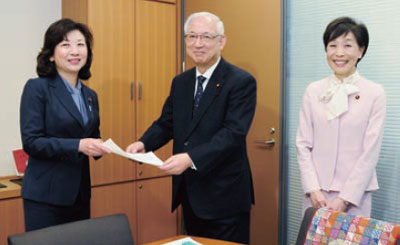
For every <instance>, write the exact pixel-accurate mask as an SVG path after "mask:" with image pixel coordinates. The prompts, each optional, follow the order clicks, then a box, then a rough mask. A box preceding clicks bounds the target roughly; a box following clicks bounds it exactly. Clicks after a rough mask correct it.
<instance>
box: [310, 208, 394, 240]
mask: <svg viewBox="0 0 400 245" xmlns="http://www.w3.org/2000/svg"><path fill="white" fill-rule="evenodd" d="M397 239H400V225H397V224H394V223H389V222H385V221H380V220H376V219H371V218H365V217H362V216H356V215H351V214H346V213H342V212H339V211H332V210H328V209H324V208H321V209H318V210H317V211H316V213H315V215H314V217H313V219H312V221H311V223H310V227H309V228H308V231H307V236H306V240H305V243H304V244H305V245H318V244H330V245H333V244H349V245H357V244H363V245H364V244H365V245H370V244H376V245H378V244H379V245H392V244H396V240H397Z"/></svg>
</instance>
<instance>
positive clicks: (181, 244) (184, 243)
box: [164, 237, 201, 245]
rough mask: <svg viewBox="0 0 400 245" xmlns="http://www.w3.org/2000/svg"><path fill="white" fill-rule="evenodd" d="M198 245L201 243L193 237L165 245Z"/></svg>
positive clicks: (165, 244)
mask: <svg viewBox="0 0 400 245" xmlns="http://www.w3.org/2000/svg"><path fill="white" fill-rule="evenodd" d="M198 244H200V245H201V243H198V242H196V241H195V240H193V239H192V238H191V237H185V238H182V239H179V240H175V241H172V242H168V243H164V245H198Z"/></svg>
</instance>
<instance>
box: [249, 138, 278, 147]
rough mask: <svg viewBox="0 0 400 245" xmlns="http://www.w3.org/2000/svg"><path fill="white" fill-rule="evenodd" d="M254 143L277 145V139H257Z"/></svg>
mask: <svg viewBox="0 0 400 245" xmlns="http://www.w3.org/2000/svg"><path fill="white" fill-rule="evenodd" d="M254 143H256V144H260V145H265V146H274V145H275V139H269V140H255V141H254Z"/></svg>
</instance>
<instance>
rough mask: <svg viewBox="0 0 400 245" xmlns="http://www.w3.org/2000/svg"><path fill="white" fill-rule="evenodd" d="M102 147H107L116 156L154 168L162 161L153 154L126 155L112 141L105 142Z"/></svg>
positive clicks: (126, 153)
mask: <svg viewBox="0 0 400 245" xmlns="http://www.w3.org/2000/svg"><path fill="white" fill-rule="evenodd" d="M103 145H105V146H106V147H108V148H109V149H110V150H111V152H112V153H115V154H117V155H120V156H123V157H126V158H129V159H132V160H135V161H138V162H142V163H147V164H150V165H154V166H161V165H162V164H163V161H161V160H160V158H158V157H157V156H156V155H155V154H154V153H153V152H151V151H150V152H146V153H128V152H125V151H123V150H122V149H121V148H120V147H119V146H118V145H117V144H115V143H114V141H113V140H112V139H108V140H106V141H105V142H104V143H103Z"/></svg>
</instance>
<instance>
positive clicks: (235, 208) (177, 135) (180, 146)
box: [140, 58, 256, 219]
mask: <svg viewBox="0 0 400 245" xmlns="http://www.w3.org/2000/svg"><path fill="white" fill-rule="evenodd" d="M195 76H196V69H195V68H192V69H191V70H188V71H186V72H184V73H182V74H180V75H178V76H176V77H175V78H174V80H173V81H172V86H171V91H170V95H169V97H168V98H167V100H166V102H165V104H164V107H163V110H162V114H161V116H160V118H159V119H158V120H157V121H155V122H154V123H153V124H152V125H151V127H150V128H149V129H148V130H147V131H146V132H145V134H144V135H143V137H142V138H141V139H140V141H142V142H143V143H144V145H145V149H146V150H147V151H151V150H156V149H157V148H159V147H161V146H163V145H164V144H166V143H167V142H168V141H169V140H170V139H173V140H174V144H173V153H174V154H177V153H182V152H187V153H188V154H189V156H190V157H191V158H192V160H193V163H194V164H195V166H196V168H197V171H196V170H193V169H191V168H189V169H187V170H186V171H185V172H184V173H183V174H182V175H178V176H173V197H172V198H173V200H172V210H174V209H175V208H176V207H177V206H178V205H179V204H180V203H181V194H182V193H180V190H181V189H180V184H181V183H182V182H183V180H184V183H185V185H186V191H187V196H188V199H189V202H190V205H191V207H192V209H193V211H194V213H195V214H196V215H197V216H198V217H200V218H204V219H218V218H225V217H229V216H232V215H235V214H238V213H241V212H249V211H250V207H251V203H254V192H253V183H252V177H251V171H250V166H249V161H248V157H247V150H246V135H247V132H248V130H249V127H250V124H251V121H252V119H253V116H254V112H255V107H256V80H255V79H254V78H253V77H252V76H251V75H250V74H249V73H247V72H246V71H243V70H241V69H239V68H238V67H235V66H233V65H231V64H229V63H228V62H226V61H225V60H224V59H222V58H221V61H220V63H219V64H218V65H217V67H216V69H215V70H214V73H213V74H212V76H211V78H210V80H209V82H208V84H207V87H206V90H205V91H204V95H203V97H202V99H201V101H200V105H199V108H198V109H197V111H196V114H195V116H194V117H193V118H192V107H193V97H194V89H195V80H196V77H195Z"/></svg>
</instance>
